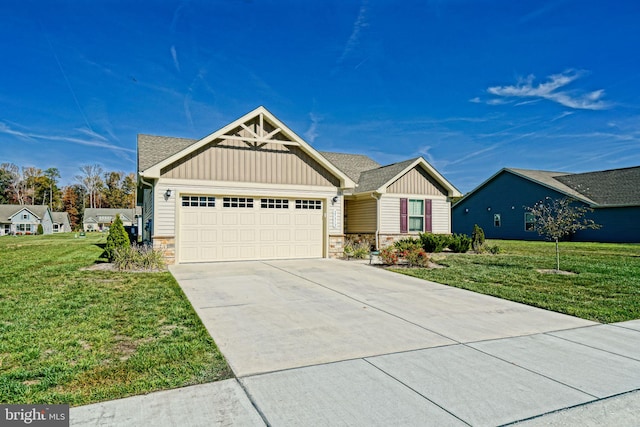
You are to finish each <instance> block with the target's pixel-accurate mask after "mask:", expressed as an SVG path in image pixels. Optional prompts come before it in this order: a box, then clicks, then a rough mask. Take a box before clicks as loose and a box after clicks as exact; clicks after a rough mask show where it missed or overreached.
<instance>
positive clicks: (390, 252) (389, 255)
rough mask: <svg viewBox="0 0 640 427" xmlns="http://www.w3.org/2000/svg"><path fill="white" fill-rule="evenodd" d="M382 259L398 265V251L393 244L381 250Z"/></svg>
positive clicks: (386, 262)
mask: <svg viewBox="0 0 640 427" xmlns="http://www.w3.org/2000/svg"><path fill="white" fill-rule="evenodd" d="M380 259H381V260H382V262H383V263H384V264H386V265H396V264H397V263H398V253H397V252H396V249H395V248H394V247H393V246H387V247H386V248H382V249H381V250H380Z"/></svg>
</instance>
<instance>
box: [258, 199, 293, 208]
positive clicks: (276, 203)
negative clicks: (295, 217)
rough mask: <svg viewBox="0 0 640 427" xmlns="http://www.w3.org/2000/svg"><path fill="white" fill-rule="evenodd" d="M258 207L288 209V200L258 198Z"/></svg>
mask: <svg viewBox="0 0 640 427" xmlns="http://www.w3.org/2000/svg"><path fill="white" fill-rule="evenodd" d="M260 207H261V208H262V209H289V200H287V199H260Z"/></svg>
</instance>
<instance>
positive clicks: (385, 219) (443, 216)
mask: <svg viewBox="0 0 640 427" xmlns="http://www.w3.org/2000/svg"><path fill="white" fill-rule="evenodd" d="M405 197H406V198H407V199H418V200H421V199H422V200H424V199H429V197H424V196H423V195H415V196H403V197H398V196H391V195H386V194H385V195H383V196H382V198H381V199H380V203H381V204H380V233H381V234H400V199H401V198H405ZM430 200H431V227H432V232H433V233H434V234H449V233H451V203H449V202H448V201H447V200H446V199H442V198H436V199H430Z"/></svg>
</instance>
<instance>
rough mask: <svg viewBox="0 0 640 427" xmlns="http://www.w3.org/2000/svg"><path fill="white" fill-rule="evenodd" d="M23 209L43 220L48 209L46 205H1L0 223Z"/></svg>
mask: <svg viewBox="0 0 640 427" xmlns="http://www.w3.org/2000/svg"><path fill="white" fill-rule="evenodd" d="M22 209H28V210H29V211H30V212H32V213H33V214H34V215H36V216H38V218H41V219H42V218H43V217H44V215H45V213H46V212H47V209H48V207H47V206H46V205H44V206H43V205H0V221H7V220H8V219H9V217H11V216H13V215H15V214H17V213H18V212H20V211H21V210H22Z"/></svg>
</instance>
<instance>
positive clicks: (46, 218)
mask: <svg viewBox="0 0 640 427" xmlns="http://www.w3.org/2000/svg"><path fill="white" fill-rule="evenodd" d="M39 224H42V231H43V233H44V234H51V233H53V218H52V216H51V211H50V210H49V207H48V206H42V205H0V235H7V234H15V235H20V234H36V233H37V232H38V225H39Z"/></svg>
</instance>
